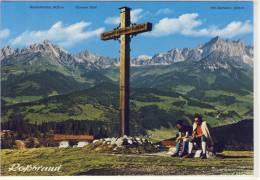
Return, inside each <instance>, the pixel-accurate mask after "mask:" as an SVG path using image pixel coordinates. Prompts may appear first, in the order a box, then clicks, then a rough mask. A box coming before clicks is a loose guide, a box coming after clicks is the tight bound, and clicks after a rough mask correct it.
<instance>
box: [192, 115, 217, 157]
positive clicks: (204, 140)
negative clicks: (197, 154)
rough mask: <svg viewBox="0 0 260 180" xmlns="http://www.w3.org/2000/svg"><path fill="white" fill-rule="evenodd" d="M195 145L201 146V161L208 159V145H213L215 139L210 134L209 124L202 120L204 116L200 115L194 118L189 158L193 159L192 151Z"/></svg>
mask: <svg viewBox="0 0 260 180" xmlns="http://www.w3.org/2000/svg"><path fill="white" fill-rule="evenodd" d="M194 143H196V144H200V145H201V149H202V154H201V159H206V158H207V156H206V149H207V145H213V138H212V136H211V134H210V131H209V128H208V125H207V122H206V121H203V120H202V115H200V114H195V116H194V123H193V133H192V138H191V140H190V142H189V152H188V156H187V157H189V158H191V157H193V155H192V150H193V146H194Z"/></svg>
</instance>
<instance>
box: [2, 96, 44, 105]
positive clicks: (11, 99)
mask: <svg viewBox="0 0 260 180" xmlns="http://www.w3.org/2000/svg"><path fill="white" fill-rule="evenodd" d="M1 98H2V99H3V100H5V101H6V102H7V103H8V104H16V103H24V102H30V101H37V100H40V99H41V98H42V96H17V97H3V96H2V97H1Z"/></svg>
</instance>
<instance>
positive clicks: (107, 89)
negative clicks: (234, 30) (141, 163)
mask: <svg viewBox="0 0 260 180" xmlns="http://www.w3.org/2000/svg"><path fill="white" fill-rule="evenodd" d="M0 60H1V85H2V86H1V93H2V96H1V103H2V112H1V117H2V119H3V121H4V122H6V121H10V120H12V119H15V118H21V119H24V120H26V121H28V122H30V123H36V124H37V123H42V122H49V121H52V122H56V121H58V122H61V121H67V120H86V121H100V122H104V123H106V124H107V123H108V124H114V123H117V122H119V119H118V118H119V116H118V115H117V114H118V96H119V94H118V83H119V68H118V64H119V62H118V60H117V59H112V58H108V57H104V56H101V55H97V54H94V53H91V52H89V51H87V50H85V51H83V52H80V53H77V54H70V53H69V52H67V51H65V50H64V49H62V48H60V47H59V46H57V45H54V44H52V43H50V42H49V41H47V40H45V41H44V42H42V43H38V44H32V45H30V46H28V47H26V48H21V49H18V48H12V47H10V46H6V47H3V48H2V49H1V50H0ZM131 66H132V67H131V74H130V78H131V79H130V81H131V83H130V86H131V95H130V99H131V120H132V126H133V128H132V129H135V132H141V131H142V132H143V131H153V132H160V133H161V131H165V129H164V128H168V129H169V128H172V127H173V126H174V125H175V123H176V120H178V119H184V120H186V121H188V122H190V123H191V121H192V116H193V114H194V113H196V112H198V113H201V114H202V115H203V117H205V119H206V120H207V121H208V122H209V124H210V125H212V126H218V125H225V124H230V123H234V122H238V121H239V120H241V119H252V118H253V47H249V46H246V45H245V44H244V43H243V42H241V41H230V40H225V39H221V38H219V37H215V38H213V39H211V40H209V41H208V42H206V43H205V44H203V45H199V46H198V47H197V48H173V49H171V50H169V51H168V52H165V53H158V54H155V55H154V56H152V57H150V56H147V55H141V56H139V57H137V58H133V59H132V60H131ZM160 133H158V134H160Z"/></svg>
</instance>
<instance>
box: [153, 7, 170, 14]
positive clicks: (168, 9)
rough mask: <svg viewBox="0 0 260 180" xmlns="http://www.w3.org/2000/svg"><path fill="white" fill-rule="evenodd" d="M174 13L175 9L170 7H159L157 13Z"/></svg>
mask: <svg viewBox="0 0 260 180" xmlns="http://www.w3.org/2000/svg"><path fill="white" fill-rule="evenodd" d="M171 13H173V10H172V9H170V8H164V9H159V10H158V11H157V12H156V13H155V15H161V14H171Z"/></svg>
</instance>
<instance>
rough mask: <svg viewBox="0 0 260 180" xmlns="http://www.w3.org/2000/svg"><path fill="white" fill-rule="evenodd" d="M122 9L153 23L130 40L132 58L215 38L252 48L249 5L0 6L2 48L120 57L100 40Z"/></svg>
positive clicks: (140, 20) (139, 20)
mask: <svg viewBox="0 0 260 180" xmlns="http://www.w3.org/2000/svg"><path fill="white" fill-rule="evenodd" d="M30 6H38V7H39V6H61V7H63V8H60V9H53V8H51V9H48V8H47V9H46V8H44V9H42V8H30ZM122 6H128V7H131V8H132V12H131V13H132V21H134V22H136V23H143V22H146V21H149V22H152V23H153V31H152V32H150V33H144V34H139V35H138V36H136V37H134V38H133V39H132V41H131V55H132V56H133V57H136V56H138V55H142V54H146V55H150V56H152V55H154V54H156V53H159V52H165V51H168V50H170V49H172V48H176V47H196V46H197V45H199V44H202V43H205V42H207V41H208V40H210V39H211V38H212V37H215V36H216V35H219V36H221V37H223V38H228V39H232V40H238V39H241V40H242V41H244V42H245V43H246V44H247V45H252V44H253V3H252V2H73V3H72V2H2V3H1V26H0V43H1V47H2V46H5V45H7V44H8V45H11V46H13V47H25V46H27V45H29V44H32V43H37V42H41V41H43V40H44V39H48V40H50V41H51V42H53V43H55V44H58V45H60V46H62V47H63V48H64V49H66V50H67V51H69V52H72V53H76V52H79V51H82V50H85V49H87V50H89V51H91V52H94V53H97V54H100V55H105V56H109V57H118V56H119V42H118V41H114V40H110V41H101V40H100V38H99V35H100V33H102V32H104V31H109V30H111V29H113V28H114V27H116V26H117V25H116V24H117V23H118V17H119V10H118V8H119V7H122ZM86 7H88V8H86Z"/></svg>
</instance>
